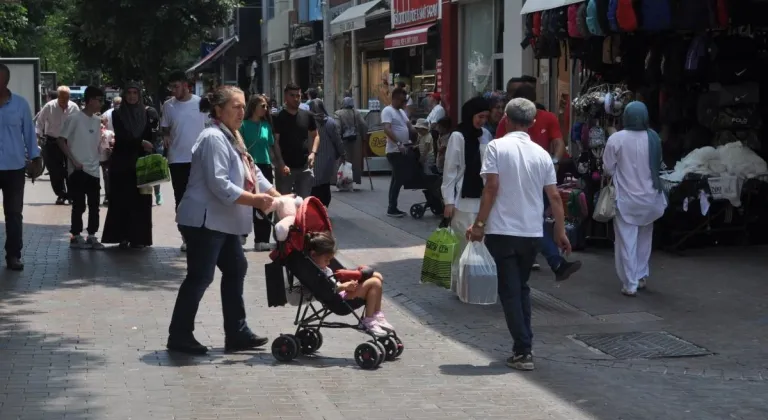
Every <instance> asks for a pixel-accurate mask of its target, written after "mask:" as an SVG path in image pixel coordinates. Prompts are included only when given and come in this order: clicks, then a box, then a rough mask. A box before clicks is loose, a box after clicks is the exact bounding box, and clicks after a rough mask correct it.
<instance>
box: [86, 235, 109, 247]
mask: <svg viewBox="0 0 768 420" xmlns="http://www.w3.org/2000/svg"><path fill="white" fill-rule="evenodd" d="M85 243H86V244H88V248H90V249H104V244H102V243H101V242H99V238H97V237H96V236H95V235H88V239H86V241H85Z"/></svg>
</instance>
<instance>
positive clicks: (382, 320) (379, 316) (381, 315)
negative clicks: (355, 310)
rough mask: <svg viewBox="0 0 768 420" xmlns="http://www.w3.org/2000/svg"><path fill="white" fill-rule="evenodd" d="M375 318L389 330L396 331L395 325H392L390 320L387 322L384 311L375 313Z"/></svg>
mask: <svg viewBox="0 0 768 420" xmlns="http://www.w3.org/2000/svg"><path fill="white" fill-rule="evenodd" d="M373 319H374V320H375V321H376V323H377V324H379V326H380V327H381V328H383V329H385V330H387V331H394V330H395V327H393V326H392V324H390V323H389V322H387V319H386V318H384V313H383V312H381V311H379V312H376V313H375V314H373Z"/></svg>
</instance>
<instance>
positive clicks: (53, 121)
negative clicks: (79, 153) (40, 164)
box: [35, 86, 80, 205]
mask: <svg viewBox="0 0 768 420" xmlns="http://www.w3.org/2000/svg"><path fill="white" fill-rule="evenodd" d="M56 92H57V95H58V96H57V98H56V99H55V100H52V101H50V102H48V103H47V104H45V105H44V106H43V108H42V109H41V110H40V112H39V113H38V114H37V121H36V122H35V125H36V130H37V134H38V135H39V136H41V137H42V138H43V139H44V145H43V147H44V148H45V149H46V150H45V157H46V159H47V161H46V162H45V166H46V167H47V168H48V173H49V174H50V176H51V188H53V193H54V194H56V204H60V205H63V204H66V203H67V200H68V199H69V196H68V195H67V191H69V189H68V185H67V160H66V157H65V156H64V153H62V151H61V148H60V147H59V144H58V139H59V134H60V133H61V126H62V124H64V120H65V119H66V118H67V117H68V116H70V115H71V114H74V113H76V112H80V107H79V106H78V105H77V104H76V103H74V102H72V101H70V100H69V94H70V92H69V88H68V87H67V86H59V88H58V89H57V90H56Z"/></svg>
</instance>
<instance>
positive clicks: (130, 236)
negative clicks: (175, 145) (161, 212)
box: [102, 83, 159, 249]
mask: <svg viewBox="0 0 768 420" xmlns="http://www.w3.org/2000/svg"><path fill="white" fill-rule="evenodd" d="M158 122H159V118H158V114H157V111H156V110H155V109H154V108H152V107H149V106H145V105H144V103H143V102H142V100H141V86H140V85H139V84H138V83H129V84H127V85H126V87H125V92H124V93H123V102H122V104H121V105H120V108H118V109H117V110H116V111H115V112H114V113H113V115H112V125H113V126H114V127H115V146H114V149H113V150H112V156H111V163H110V173H109V174H110V177H109V178H110V179H109V182H110V197H109V208H108V210H107V220H106V221H105V222H104V235H103V238H102V242H103V243H105V244H120V248H122V249H125V248H129V247H132V248H143V247H145V246H150V245H152V195H151V191H150V194H142V192H141V190H139V189H138V188H137V187H136V185H137V184H136V161H137V160H138V159H139V157H141V156H144V155H147V154H149V153H151V152H152V150H153V147H154V146H153V140H154V139H155V137H156V136H157V127H158Z"/></svg>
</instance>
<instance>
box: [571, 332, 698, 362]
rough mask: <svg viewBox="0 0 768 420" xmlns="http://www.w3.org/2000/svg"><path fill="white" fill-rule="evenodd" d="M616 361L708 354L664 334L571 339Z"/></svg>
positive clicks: (634, 334) (583, 336)
mask: <svg viewBox="0 0 768 420" xmlns="http://www.w3.org/2000/svg"><path fill="white" fill-rule="evenodd" d="M573 338H574V339H575V340H578V341H581V342H582V343H584V344H586V345H588V346H589V347H592V348H595V349H597V350H600V351H601V352H603V353H605V354H607V355H609V356H613V357H615V358H617V359H656V358H663V357H695V356H707V355H710V354H712V352H711V351H709V350H707V349H705V348H703V347H699V346H697V345H695V344H693V343H689V342H687V341H685V340H683V339H681V338H679V337H675V336H674V335H672V334H670V333H668V332H665V331H658V332H632V333H618V334H583V335H576V336H574V337H573Z"/></svg>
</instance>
